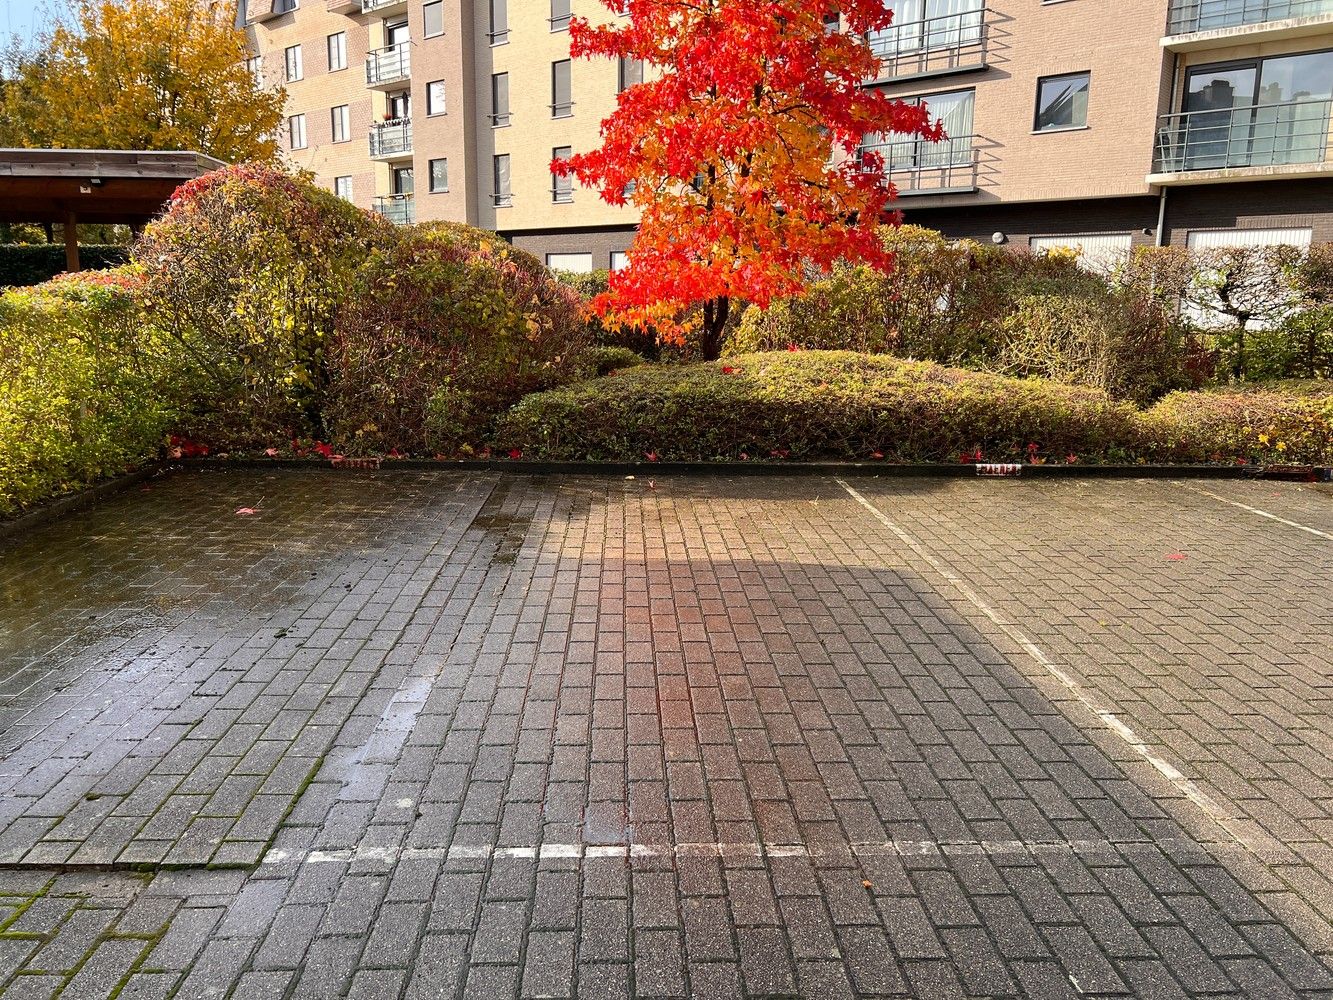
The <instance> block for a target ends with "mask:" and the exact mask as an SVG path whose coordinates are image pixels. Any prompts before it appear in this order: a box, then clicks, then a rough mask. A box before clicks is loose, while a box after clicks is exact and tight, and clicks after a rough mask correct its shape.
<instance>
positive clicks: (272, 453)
mask: <svg viewBox="0 0 1333 1000" xmlns="http://www.w3.org/2000/svg"><path fill="white" fill-rule="evenodd" d="M264 454H265V455H267V456H268V457H269V458H277V457H278V449H277V448H265V449H264Z"/></svg>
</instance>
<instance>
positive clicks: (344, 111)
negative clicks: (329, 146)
mask: <svg viewBox="0 0 1333 1000" xmlns="http://www.w3.org/2000/svg"><path fill="white" fill-rule="evenodd" d="M330 114H331V116H332V118H333V141H334V142H346V141H347V140H348V139H350V138H352V110H351V108H349V107H348V106H347V105H346V104H339V105H338V106H337V107H336V108H334V109H333V111H332V112H330Z"/></svg>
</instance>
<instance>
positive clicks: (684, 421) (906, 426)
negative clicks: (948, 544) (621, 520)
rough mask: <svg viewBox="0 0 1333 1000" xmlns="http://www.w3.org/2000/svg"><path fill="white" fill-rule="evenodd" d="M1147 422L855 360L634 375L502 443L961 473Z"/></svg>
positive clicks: (838, 356) (570, 400)
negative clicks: (890, 463) (957, 467)
mask: <svg viewBox="0 0 1333 1000" xmlns="http://www.w3.org/2000/svg"><path fill="white" fill-rule="evenodd" d="M1136 418H1137V414H1136V411H1135V409H1134V408H1133V407H1132V406H1129V405H1127V404H1124V403H1117V402H1115V401H1113V400H1111V399H1110V398H1109V397H1108V396H1107V395H1106V394H1105V393H1103V392H1100V391H1097V390H1095V389H1087V388H1079V387H1073V386H1065V385H1058V384H1055V383H1050V382H1040V381H1037V380H1022V379H1012V378H1003V377H1000V376H995V375H986V374H979V373H975V372H968V371H961V370H958V369H953V368H944V367H941V366H939V365H935V364H930V363H923V362H909V361H902V360H899V359H896V358H892V357H887V356H884V355H867V354H853V353H850V352H824V351H801V352H778V353H767V354H749V355H741V356H738V357H735V358H730V359H727V360H726V361H725V362H723V363H716V364H696V365H690V366H650V367H644V368H632V369H629V370H627V371H622V372H618V373H616V374H615V375H613V376H610V377H608V378H603V379H597V380H594V381H590V382H584V383H580V384H578V385H575V386H571V387H569V388H565V389H560V390H556V391H554V392H546V393H540V394H538V395H535V396H530V397H529V398H527V399H525V400H523V401H522V402H521V403H520V404H519V405H518V406H516V407H515V408H514V409H513V410H511V411H510V412H509V413H508V414H507V415H506V416H505V417H504V418H503V420H502V421H501V422H500V425H499V428H498V431H497V438H496V443H497V446H498V447H499V448H501V449H503V450H511V449H516V450H518V451H520V452H522V453H523V455H524V456H525V457H528V458H541V459H551V460H580V459H591V460H615V461H637V460H642V459H643V457H644V456H645V455H651V456H656V457H660V458H661V459H664V460H679V461H715V460H736V459H744V458H750V459H768V458H771V457H779V458H784V459H867V458H871V457H874V456H880V457H884V458H887V459H890V460H895V461H903V462H957V461H959V459H960V457H961V456H963V455H964V454H966V455H968V456H975V455H976V454H977V453H978V452H979V453H980V454H982V455H983V456H985V457H986V458H988V459H994V460H999V461H1002V460H1007V459H1017V458H1019V457H1022V456H1026V455H1029V454H1030V451H1029V446H1035V448H1036V451H1037V453H1039V454H1041V455H1049V456H1054V457H1058V458H1060V459H1062V460H1063V459H1064V458H1066V457H1067V456H1069V455H1071V454H1072V455H1076V456H1081V455H1093V456H1101V457H1114V456H1116V455H1119V454H1121V453H1122V451H1124V450H1125V449H1126V448H1127V446H1128V447H1132V445H1133V443H1134V441H1135V440H1136Z"/></svg>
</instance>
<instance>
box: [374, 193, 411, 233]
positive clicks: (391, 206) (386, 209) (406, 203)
mask: <svg viewBox="0 0 1333 1000" xmlns="http://www.w3.org/2000/svg"><path fill="white" fill-rule="evenodd" d="M374 207H375V212H376V213H377V214H379V215H382V216H384V217H385V218H386V219H388V220H389V221H390V222H392V223H394V225H398V226H410V225H411V224H412V223H414V222H416V221H417V204H416V202H415V201H414V200H413V198H412V196H411V195H410V194H390V195H385V196H384V197H381V198H376V199H375V206H374Z"/></svg>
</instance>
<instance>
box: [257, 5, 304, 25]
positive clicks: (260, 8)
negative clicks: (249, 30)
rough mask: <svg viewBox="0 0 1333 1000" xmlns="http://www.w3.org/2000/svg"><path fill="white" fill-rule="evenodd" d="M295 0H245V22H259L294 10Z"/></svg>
mask: <svg viewBox="0 0 1333 1000" xmlns="http://www.w3.org/2000/svg"><path fill="white" fill-rule="evenodd" d="M296 2H297V0H245V23H246V24H259V23H260V22H261V21H268V20H271V19H273V18H275V17H280V16H281V15H283V14H290V13H291V12H292V11H294V10H296Z"/></svg>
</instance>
